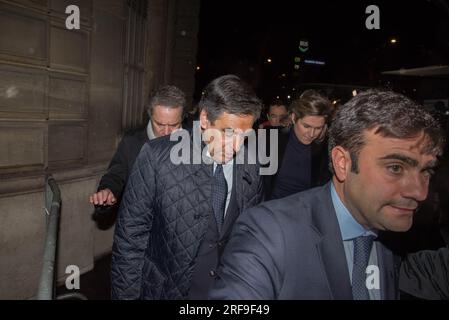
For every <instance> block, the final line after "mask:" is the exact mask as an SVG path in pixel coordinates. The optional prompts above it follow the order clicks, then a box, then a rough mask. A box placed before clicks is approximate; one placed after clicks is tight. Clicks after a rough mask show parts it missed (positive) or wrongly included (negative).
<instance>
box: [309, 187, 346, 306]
mask: <svg viewBox="0 0 449 320" xmlns="http://www.w3.org/2000/svg"><path fill="white" fill-rule="evenodd" d="M312 208H313V209H312V218H313V220H314V227H315V228H316V229H318V231H319V233H320V234H321V235H322V238H321V242H319V243H318V244H317V249H318V251H319V252H320V254H321V258H322V262H323V265H324V269H325V271H326V276H327V280H328V282H329V288H330V291H331V294H332V299H339V300H340V299H346V300H351V299H352V289H351V283H350V279H349V269H348V265H347V262H346V255H345V250H344V247H343V239H342V237H341V232H340V227H339V225H338V220H337V216H336V213H335V209H334V206H333V204H332V198H331V193H330V183H328V184H326V185H325V186H324V187H323V188H322V189H321V193H320V194H319V195H317V199H316V201H313V203H312Z"/></svg>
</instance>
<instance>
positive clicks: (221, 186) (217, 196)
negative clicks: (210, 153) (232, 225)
mask: <svg viewBox="0 0 449 320" xmlns="http://www.w3.org/2000/svg"><path fill="white" fill-rule="evenodd" d="M227 195H228V184H227V183H226V178H225V176H224V173H223V166H222V165H221V164H217V167H216V168H215V172H214V178H213V181H212V208H213V210H214V214H215V219H216V221H217V228H218V232H220V231H221V227H222V225H223V221H224V213H225V206H226V197H227Z"/></svg>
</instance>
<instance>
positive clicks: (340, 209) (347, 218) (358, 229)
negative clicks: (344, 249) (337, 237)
mask: <svg viewBox="0 0 449 320" xmlns="http://www.w3.org/2000/svg"><path fill="white" fill-rule="evenodd" d="M331 197H332V203H333V205H334V208H335V212H336V213H337V220H338V224H339V226H340V231H341V236H342V238H343V240H344V241H346V240H352V239H354V238H357V237H360V236H375V237H377V234H376V233H375V232H373V231H372V230H366V229H365V228H364V227H363V226H362V225H361V224H360V223H358V222H357V221H356V220H355V219H354V217H353V216H352V214H351V213H350V212H349V210H348V209H347V208H346V207H345V205H344V204H343V202H342V201H341V199H340V197H339V196H338V194H337V191H336V190H335V186H334V183H333V182H332V183H331Z"/></svg>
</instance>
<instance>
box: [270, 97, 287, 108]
mask: <svg viewBox="0 0 449 320" xmlns="http://www.w3.org/2000/svg"><path fill="white" fill-rule="evenodd" d="M272 106H284V107H285V109H287V105H286V104H285V102H284V101H283V100H281V99H273V100H271V101H270V103H269V104H268V111H270V108H271V107H272Z"/></svg>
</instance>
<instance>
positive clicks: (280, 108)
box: [270, 104, 287, 112]
mask: <svg viewBox="0 0 449 320" xmlns="http://www.w3.org/2000/svg"><path fill="white" fill-rule="evenodd" d="M270 111H278V112H286V111H287V107H286V106H284V105H283V104H273V105H271V106H270Z"/></svg>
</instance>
